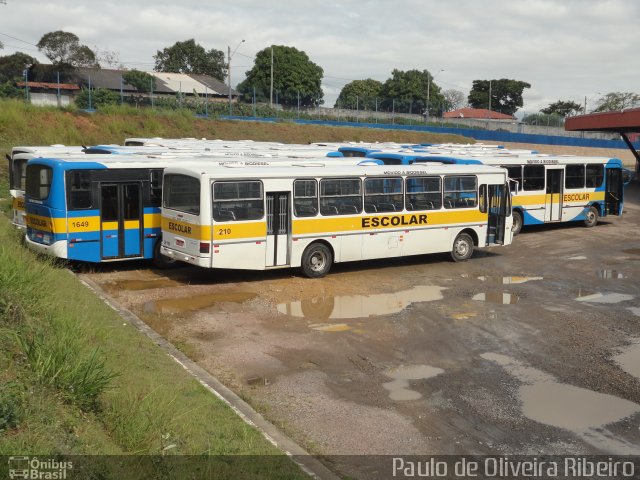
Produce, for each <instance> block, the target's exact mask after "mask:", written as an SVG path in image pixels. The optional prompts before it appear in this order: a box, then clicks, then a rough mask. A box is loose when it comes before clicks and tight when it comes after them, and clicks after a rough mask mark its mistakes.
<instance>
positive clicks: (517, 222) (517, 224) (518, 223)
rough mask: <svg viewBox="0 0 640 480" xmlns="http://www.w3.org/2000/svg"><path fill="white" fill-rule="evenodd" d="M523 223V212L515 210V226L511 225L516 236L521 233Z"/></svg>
mask: <svg viewBox="0 0 640 480" xmlns="http://www.w3.org/2000/svg"><path fill="white" fill-rule="evenodd" d="M523 223H524V220H523V219H522V214H521V213H520V212H518V211H517V210H514V211H513V227H511V230H512V231H513V235H514V236H515V235H518V234H519V233H520V230H522V224H523Z"/></svg>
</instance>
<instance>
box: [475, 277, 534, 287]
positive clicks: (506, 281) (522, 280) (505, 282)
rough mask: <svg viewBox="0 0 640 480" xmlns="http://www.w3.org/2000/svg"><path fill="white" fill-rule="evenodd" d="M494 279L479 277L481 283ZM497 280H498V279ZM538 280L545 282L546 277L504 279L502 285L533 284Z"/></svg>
mask: <svg viewBox="0 0 640 480" xmlns="http://www.w3.org/2000/svg"><path fill="white" fill-rule="evenodd" d="M492 278H493V277H486V276H481V277H478V280H480V281H481V282H486V281H490V280H492ZM496 280H498V279H497V278H496ZM536 280H544V277H525V276H510V277H502V279H501V283H502V284H503V285H513V284H519V283H527V282H533V281H536Z"/></svg>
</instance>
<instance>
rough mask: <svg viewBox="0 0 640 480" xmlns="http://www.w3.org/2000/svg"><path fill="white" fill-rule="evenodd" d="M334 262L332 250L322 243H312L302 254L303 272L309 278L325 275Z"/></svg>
mask: <svg viewBox="0 0 640 480" xmlns="http://www.w3.org/2000/svg"><path fill="white" fill-rule="evenodd" d="M332 264H333V255H331V250H329V248H328V247H327V246H326V245H323V244H322V243H312V244H311V245H309V246H308V247H307V248H306V249H305V251H304V253H303V254H302V266H301V268H302V273H304V274H305V276H307V277H309V278H320V277H324V276H325V275H326V274H327V273H329V270H330V269H331V265H332Z"/></svg>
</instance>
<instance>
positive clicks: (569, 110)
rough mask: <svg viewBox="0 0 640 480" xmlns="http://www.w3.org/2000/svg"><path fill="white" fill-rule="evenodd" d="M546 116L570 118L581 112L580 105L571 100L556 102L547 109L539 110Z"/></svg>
mask: <svg viewBox="0 0 640 480" xmlns="http://www.w3.org/2000/svg"><path fill="white" fill-rule="evenodd" d="M540 111H541V112H542V113H546V114H547V115H551V114H556V115H560V116H562V117H570V116H572V115H576V114H578V113H580V112H582V105H580V104H579V103H576V102H574V101H572V100H564V101H563V100H558V101H557V102H554V103H550V104H549V106H548V107H547V108H543V109H542V110H540Z"/></svg>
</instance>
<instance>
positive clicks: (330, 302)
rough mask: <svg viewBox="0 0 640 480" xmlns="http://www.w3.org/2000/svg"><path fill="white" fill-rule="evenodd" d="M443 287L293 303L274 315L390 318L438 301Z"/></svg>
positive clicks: (416, 287) (417, 288) (313, 317)
mask: <svg viewBox="0 0 640 480" xmlns="http://www.w3.org/2000/svg"><path fill="white" fill-rule="evenodd" d="M443 290H446V288H445V287H439V286H436V285H418V286H415V287H413V288H411V289H408V290H404V291H400V292H396V293H382V294H374V295H340V296H335V297H316V298H312V299H305V300H296V301H293V302H287V303H280V304H278V305H277V309H278V312H280V313H283V314H285V315H290V316H293V317H300V318H308V319H314V320H318V319H321V320H325V319H343V320H344V319H353V318H368V317H374V316H382V315H391V314H394V313H399V312H402V311H403V310H404V309H406V308H407V307H408V306H409V305H411V304H412V303H416V302H432V301H435V300H442V298H443V296H442V291H443Z"/></svg>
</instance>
